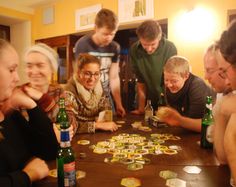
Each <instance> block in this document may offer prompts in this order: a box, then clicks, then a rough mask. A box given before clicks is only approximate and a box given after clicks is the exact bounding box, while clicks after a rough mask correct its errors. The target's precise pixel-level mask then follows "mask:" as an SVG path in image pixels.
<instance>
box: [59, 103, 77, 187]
mask: <svg viewBox="0 0 236 187" xmlns="http://www.w3.org/2000/svg"><path fill="white" fill-rule="evenodd" d="M57 123H59V124H60V131H61V141H60V147H59V149H58V153H57V181H58V187H75V186H76V170H75V154H74V151H73V150H72V147H71V143H70V134H69V127H70V124H69V119H68V115H67V113H66V110H65V99H64V98H60V100H59V112H58V114H57Z"/></svg>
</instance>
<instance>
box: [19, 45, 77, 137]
mask: <svg viewBox="0 0 236 187" xmlns="http://www.w3.org/2000/svg"><path fill="white" fill-rule="evenodd" d="M24 61H25V62H26V74H27V76H28V79H29V83H27V84H25V85H23V89H24V91H25V92H26V93H27V94H28V95H29V96H30V97H31V98H32V99H34V100H35V101H36V102H37V103H38V104H39V106H40V107H41V108H42V109H43V110H44V111H45V112H46V113H47V115H48V117H49V118H50V119H51V120H52V121H53V122H54V123H55V122H56V116H57V113H58V110H59V106H58V101H59V98H60V97H64V98H65V100H66V102H65V103H66V110H67V113H68V116H69V120H70V124H71V126H72V127H73V128H72V130H71V135H73V134H74V133H75V132H76V130H77V126H78V125H77V122H76V118H75V116H74V114H73V112H72V111H71V110H72V107H71V106H72V103H70V101H68V100H67V98H66V97H65V93H64V90H63V89H62V87H61V86H60V85H59V84H56V83H52V82H53V81H52V79H53V75H54V74H55V73H57V69H58V63H57V61H58V54H57V53H56V52H55V51H54V50H53V49H52V48H51V47H49V46H48V45H46V44H43V43H37V44H36V45H33V46H31V47H30V48H29V49H28V50H27V51H26V53H25V59H24ZM55 130H56V129H55ZM56 133H58V132H56Z"/></svg>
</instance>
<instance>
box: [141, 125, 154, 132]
mask: <svg viewBox="0 0 236 187" xmlns="http://www.w3.org/2000/svg"><path fill="white" fill-rule="evenodd" d="M138 130H141V131H144V132H150V131H152V129H151V128H150V127H147V126H141V127H138Z"/></svg>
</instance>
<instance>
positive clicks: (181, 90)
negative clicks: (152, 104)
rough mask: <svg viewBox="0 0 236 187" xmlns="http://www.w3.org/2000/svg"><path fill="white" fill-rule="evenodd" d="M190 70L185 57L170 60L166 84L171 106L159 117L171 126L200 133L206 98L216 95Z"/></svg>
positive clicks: (164, 109) (166, 66) (165, 73)
mask: <svg viewBox="0 0 236 187" xmlns="http://www.w3.org/2000/svg"><path fill="white" fill-rule="evenodd" d="M189 69H190V67H189V62H188V60H187V59H186V58H184V57H181V56H173V57H171V58H169V59H168V60H167V62H166V64H165V66H164V84H165V90H166V93H165V96H166V100H167V103H168V106H167V107H161V108H160V109H158V111H157V113H156V115H157V116H158V117H159V118H160V121H162V122H165V123H167V124H169V125H170V126H180V127H183V128H186V129H189V130H192V131H196V132H200V131H201V119H202V117H203V115H204V109H205V102H206V96H208V95H214V92H213V91H212V90H211V89H210V88H209V87H208V86H207V85H206V84H205V82H204V81H203V80H202V79H201V78H199V77H197V76H196V75H194V74H192V73H190V71H189Z"/></svg>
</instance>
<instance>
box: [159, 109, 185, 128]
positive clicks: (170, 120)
mask: <svg viewBox="0 0 236 187" xmlns="http://www.w3.org/2000/svg"><path fill="white" fill-rule="evenodd" d="M156 116H157V117H158V118H159V119H160V121H161V122H164V123H167V124H168V125H170V126H179V125H180V119H181V115H180V114H179V112H178V111H176V110H175V109H173V108H170V107H160V108H159V109H158V110H157V111H156Z"/></svg>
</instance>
